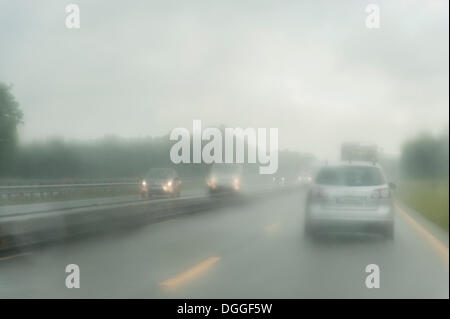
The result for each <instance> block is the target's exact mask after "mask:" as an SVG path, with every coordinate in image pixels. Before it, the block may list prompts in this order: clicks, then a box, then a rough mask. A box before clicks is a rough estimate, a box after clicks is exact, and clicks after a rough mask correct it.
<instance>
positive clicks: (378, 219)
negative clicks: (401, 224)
mask: <svg viewBox="0 0 450 319" xmlns="http://www.w3.org/2000/svg"><path fill="white" fill-rule="evenodd" d="M394 188H395V185H394V184H393V183H389V184H388V183H387V182H386V178H385V176H384V173H383V171H382V169H381V167H380V166H379V165H378V164H376V163H371V162H345V163H339V164H337V165H331V166H328V165H327V166H324V167H322V168H321V169H320V170H319V171H318V173H317V175H316V177H315V180H314V183H313V184H312V185H311V188H310V190H309V192H308V195H307V200H306V209H305V213H306V215H305V234H306V235H308V236H315V235H317V234H318V233H322V232H364V233H367V232H369V233H372V232H374V233H378V234H381V235H383V236H385V237H386V238H389V239H392V238H393V237H394V209H393V200H392V189H394Z"/></svg>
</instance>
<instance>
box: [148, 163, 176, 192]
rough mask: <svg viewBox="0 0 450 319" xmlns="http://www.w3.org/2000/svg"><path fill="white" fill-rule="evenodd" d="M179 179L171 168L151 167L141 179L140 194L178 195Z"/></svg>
mask: <svg viewBox="0 0 450 319" xmlns="http://www.w3.org/2000/svg"><path fill="white" fill-rule="evenodd" d="M180 185H181V180H180V178H179V177H178V174H177V172H176V171H175V170H174V169H172V168H152V169H150V170H149V171H148V173H147V174H146V175H145V177H144V178H143V179H142V181H141V196H142V197H150V196H152V195H153V194H159V195H170V196H180Z"/></svg>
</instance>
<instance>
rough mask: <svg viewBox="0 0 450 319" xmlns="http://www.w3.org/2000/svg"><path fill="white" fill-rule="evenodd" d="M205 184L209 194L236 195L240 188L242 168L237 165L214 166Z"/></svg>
mask: <svg viewBox="0 0 450 319" xmlns="http://www.w3.org/2000/svg"><path fill="white" fill-rule="evenodd" d="M206 184H207V186H208V190H209V193H210V194H214V193H219V192H233V193H238V192H240V191H241V188H242V166H241V165H239V164H214V165H213V166H212V167H211V170H210V172H209V175H208V177H207V179H206Z"/></svg>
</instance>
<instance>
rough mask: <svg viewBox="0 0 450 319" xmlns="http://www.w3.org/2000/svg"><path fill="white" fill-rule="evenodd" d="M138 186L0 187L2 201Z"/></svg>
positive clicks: (98, 184) (133, 183) (137, 184)
mask: <svg viewBox="0 0 450 319" xmlns="http://www.w3.org/2000/svg"><path fill="white" fill-rule="evenodd" d="M138 186H139V183H138V182H121V183H90V184H53V185H17V186H0V200H1V199H3V200H7V199H15V198H19V197H38V198H44V197H51V196H56V195H61V194H67V193H72V192H81V191H92V190H96V191H98V190H101V191H103V192H108V191H110V192H113V191H115V190H119V189H121V190H123V189H130V190H133V189H135V190H137V187H138Z"/></svg>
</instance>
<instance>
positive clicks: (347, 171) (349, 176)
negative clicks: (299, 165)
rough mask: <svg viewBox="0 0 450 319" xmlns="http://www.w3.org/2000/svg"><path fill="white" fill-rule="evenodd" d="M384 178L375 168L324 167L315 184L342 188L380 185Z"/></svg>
mask: <svg viewBox="0 0 450 319" xmlns="http://www.w3.org/2000/svg"><path fill="white" fill-rule="evenodd" d="M383 182H384V178H383V176H382V175H381V172H380V170H379V169H378V168H376V167H364V166H363V167H359V166H352V167H325V168H323V169H321V170H320V171H319V173H318V174H317V177H316V183H317V184H327V185H342V186H374V185H381V184H383Z"/></svg>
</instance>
